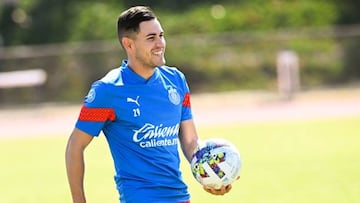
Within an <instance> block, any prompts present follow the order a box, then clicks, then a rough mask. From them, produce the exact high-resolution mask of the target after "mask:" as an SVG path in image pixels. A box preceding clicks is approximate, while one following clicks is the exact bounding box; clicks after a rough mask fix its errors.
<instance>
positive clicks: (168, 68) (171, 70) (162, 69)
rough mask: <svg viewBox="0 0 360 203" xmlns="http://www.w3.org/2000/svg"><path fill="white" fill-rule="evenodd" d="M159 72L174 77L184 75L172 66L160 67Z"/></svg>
mask: <svg viewBox="0 0 360 203" xmlns="http://www.w3.org/2000/svg"><path fill="white" fill-rule="evenodd" d="M158 69H159V71H160V72H161V73H163V74H166V75H174V76H181V77H182V75H183V73H182V72H181V71H180V70H179V69H178V68H177V67H171V66H160V67H158Z"/></svg>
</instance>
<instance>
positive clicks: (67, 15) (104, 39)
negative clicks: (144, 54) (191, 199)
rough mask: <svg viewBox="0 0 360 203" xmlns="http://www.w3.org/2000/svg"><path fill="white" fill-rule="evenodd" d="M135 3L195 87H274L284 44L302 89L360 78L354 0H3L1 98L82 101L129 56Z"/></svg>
mask: <svg viewBox="0 0 360 203" xmlns="http://www.w3.org/2000/svg"><path fill="white" fill-rule="evenodd" d="M132 5H148V6H151V8H152V9H153V10H154V11H155V13H156V14H157V16H158V17H159V18H160V21H161V23H162V25H163V28H164V30H165V34H166V40H167V51H166V59H167V65H170V66H176V67H178V68H179V69H181V70H182V71H183V72H184V73H185V74H186V76H187V79H188V82H189V85H190V88H191V89H192V92H193V93H204V92H223V91H232V90H236V91H238V90H246V91H257V90H261V91H274V92H276V91H278V89H279V82H278V72H277V71H278V70H277V68H278V67H277V65H278V62H277V60H278V57H279V53H282V52H284V51H287V52H290V53H292V54H293V55H295V56H296V63H297V66H298V67H297V69H298V75H299V77H298V81H297V85H298V86H299V88H300V90H301V91H307V90H311V89H317V88H332V87H339V86H346V87H355V88H356V87H360V13H359V12H358V8H360V1H357V0H343V1H337V0H328V1H315V0H292V1H280V0H266V1H265V0H241V1H240V0H239V1H236V0H222V1H215V0H198V1H191V0H174V1H160V0H153V1H130V0H122V1H120V0H108V1H105V0H103V1H95V0H86V1H85V0H78V1H71V0H61V1H58V0H2V2H1V4H0V6H1V7H0V105H1V106H2V107H6V106H9V105H14V104H15V105H16V104H34V103H44V102H58V103H64V102H65V103H80V102H82V99H83V97H84V95H86V93H87V91H88V88H89V86H90V84H91V83H92V82H93V81H94V80H97V79H99V78H101V77H102V76H103V75H104V74H105V73H106V72H107V71H109V70H110V69H112V68H115V67H118V66H119V65H120V62H121V59H122V58H123V57H125V54H124V52H123V51H122V49H121V47H120V44H119V43H118V41H117V33H116V20H117V17H118V15H119V13H120V12H121V11H122V10H124V9H125V8H128V7H129V6H132ZM13 71H16V72H13ZM19 71H20V72H19ZM296 89H298V88H296Z"/></svg>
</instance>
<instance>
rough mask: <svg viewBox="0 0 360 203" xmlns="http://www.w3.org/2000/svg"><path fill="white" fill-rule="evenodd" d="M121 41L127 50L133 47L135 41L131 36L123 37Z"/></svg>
mask: <svg viewBox="0 0 360 203" xmlns="http://www.w3.org/2000/svg"><path fill="white" fill-rule="evenodd" d="M121 43H122V44H123V47H124V49H125V50H129V49H132V47H133V41H132V39H130V38H129V37H123V38H122V39H121Z"/></svg>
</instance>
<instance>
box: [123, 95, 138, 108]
mask: <svg viewBox="0 0 360 203" xmlns="http://www.w3.org/2000/svg"><path fill="white" fill-rule="evenodd" d="M139 97H140V96H137V97H136V99H133V98H130V97H128V98H127V99H126V101H127V102H132V103H135V104H136V105H137V106H140V104H139Z"/></svg>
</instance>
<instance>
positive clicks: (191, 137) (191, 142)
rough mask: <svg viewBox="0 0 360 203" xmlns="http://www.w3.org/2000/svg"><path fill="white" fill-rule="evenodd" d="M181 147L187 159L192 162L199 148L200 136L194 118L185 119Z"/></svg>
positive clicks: (182, 126) (181, 131)
mask: <svg viewBox="0 0 360 203" xmlns="http://www.w3.org/2000/svg"><path fill="white" fill-rule="evenodd" d="M180 142H181V149H182V151H183V153H184V155H185V157H186V159H187V160H188V161H189V162H191V158H192V155H193V153H194V152H195V150H196V149H197V148H198V144H199V137H198V135H197V132H196V129H195V124H194V122H193V120H188V121H184V122H182V123H181V128H180Z"/></svg>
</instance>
